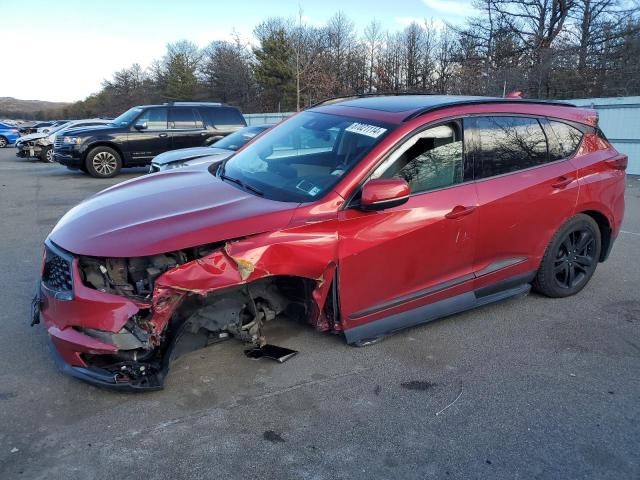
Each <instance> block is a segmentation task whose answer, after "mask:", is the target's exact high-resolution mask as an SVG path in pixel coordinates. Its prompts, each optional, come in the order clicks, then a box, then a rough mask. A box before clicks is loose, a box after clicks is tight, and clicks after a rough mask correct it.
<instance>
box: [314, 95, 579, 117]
mask: <svg viewBox="0 0 640 480" xmlns="http://www.w3.org/2000/svg"><path fill="white" fill-rule="evenodd" d="M485 103H511V104H513V103H528V104H543V105H558V106H564V107H574V106H575V105H572V104H569V103H564V102H557V101H552V100H533V99H528V98H527V99H525V98H501V97H474V96H463V95H427V94H422V95H420V94H399V95H377V94H373V95H370V94H364V95H357V96H351V97H339V98H333V99H329V100H325V101H324V102H320V103H318V104H316V105H314V107H315V106H323V105H336V104H339V105H340V106H341V107H351V108H354V107H355V108H366V109H369V110H379V111H382V112H388V113H402V112H407V116H406V117H405V118H404V121H407V120H410V119H412V118H415V117H417V116H418V115H421V114H423V113H425V112H429V111H433V110H439V109H441V108H445V107H451V106H456V105H470V104H485Z"/></svg>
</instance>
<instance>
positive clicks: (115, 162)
mask: <svg viewBox="0 0 640 480" xmlns="http://www.w3.org/2000/svg"><path fill="white" fill-rule="evenodd" d="M85 166H86V168H87V173H88V174H89V175H91V176H92V177H96V178H111V177H115V176H116V175H117V174H118V173H119V172H120V169H121V168H122V159H121V158H120V155H119V154H118V152H116V151H115V150H114V149H112V148H109V147H96V148H94V149H93V150H91V151H90V152H89V153H88V155H87V159H86V161H85Z"/></svg>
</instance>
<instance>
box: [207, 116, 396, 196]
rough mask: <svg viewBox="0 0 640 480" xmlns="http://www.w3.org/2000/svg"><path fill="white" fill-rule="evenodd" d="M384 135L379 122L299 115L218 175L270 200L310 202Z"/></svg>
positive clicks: (383, 126) (239, 155)
mask: <svg viewBox="0 0 640 480" xmlns="http://www.w3.org/2000/svg"><path fill="white" fill-rule="evenodd" d="M389 130H390V126H389V125H386V124H381V123H379V122H372V121H369V120H361V119H357V118H350V117H343V116H338V115H328V114H324V113H318V112H303V113H300V114H298V115H295V116H294V117H292V118H290V119H289V120H287V121H285V122H283V123H282V124H280V125H278V126H277V127H274V128H273V129H272V130H269V131H268V132H266V133H265V134H264V135H263V136H262V137H260V138H259V139H257V140H256V141H255V142H253V143H251V144H250V145H248V146H247V148H245V149H244V150H242V151H240V152H238V153H237V154H236V155H234V156H233V157H231V158H229V160H227V161H226V162H225V163H223V164H222V165H221V166H220V169H219V170H218V175H219V176H220V178H222V179H223V180H225V181H228V182H229V183H233V184H236V185H238V186H239V187H240V188H243V187H244V188H245V190H247V191H250V192H253V193H255V194H258V195H263V196H264V197H265V198H269V199H271V200H278V201H283V202H312V201H315V200H318V199H319V198H321V197H322V196H323V195H324V194H325V193H327V192H328V191H329V190H330V189H332V188H333V187H334V186H335V185H336V184H337V183H338V181H339V180H340V179H341V178H342V176H343V175H344V174H345V173H346V172H348V171H349V170H351V168H353V166H354V165H356V164H357V163H358V162H359V161H360V160H361V159H362V158H363V157H364V156H365V155H366V154H367V153H369V152H370V151H371V149H372V148H373V147H374V146H375V145H376V144H378V143H379V142H380V141H381V140H382V139H383V138H384V137H385V136H386V135H387V133H388V132H389Z"/></svg>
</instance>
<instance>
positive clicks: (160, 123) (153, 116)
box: [136, 108, 167, 130]
mask: <svg viewBox="0 0 640 480" xmlns="http://www.w3.org/2000/svg"><path fill="white" fill-rule="evenodd" d="M142 122H147V130H166V129H167V109H166V108H150V109H149V110H145V111H144V112H143V113H142V115H140V116H139V117H138V118H137V119H136V123H142Z"/></svg>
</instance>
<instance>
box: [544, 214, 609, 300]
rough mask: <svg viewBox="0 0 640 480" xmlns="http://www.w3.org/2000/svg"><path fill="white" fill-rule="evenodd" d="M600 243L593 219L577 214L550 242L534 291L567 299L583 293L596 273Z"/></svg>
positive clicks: (596, 225)
mask: <svg viewBox="0 0 640 480" xmlns="http://www.w3.org/2000/svg"><path fill="white" fill-rule="evenodd" d="M601 248H602V239H601V236H600V229H599V228H598V224H597V223H596V222H595V220H594V219H593V218H591V217H590V216H588V215H584V214H579V215H576V216H575V217H573V218H571V219H570V220H568V221H567V222H566V223H565V224H564V225H563V226H562V227H560V229H559V230H558V231H557V232H556V234H555V235H554V236H553V238H552V239H551V243H549V246H548V247H547V250H546V252H545V254H544V257H542V262H541V263H540V268H539V269H538V273H537V275H536V278H535V280H534V288H535V289H536V290H537V291H539V292H540V293H542V294H543V295H546V296H548V297H555V298H560V297H568V296H570V295H575V294H576V293H578V292H579V291H580V290H582V289H583V288H584V287H585V285H586V284H587V283H588V282H589V280H590V279H591V277H592V276H593V273H594V272H595V271H596V267H597V265H598V261H599V259H600V250H601Z"/></svg>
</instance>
